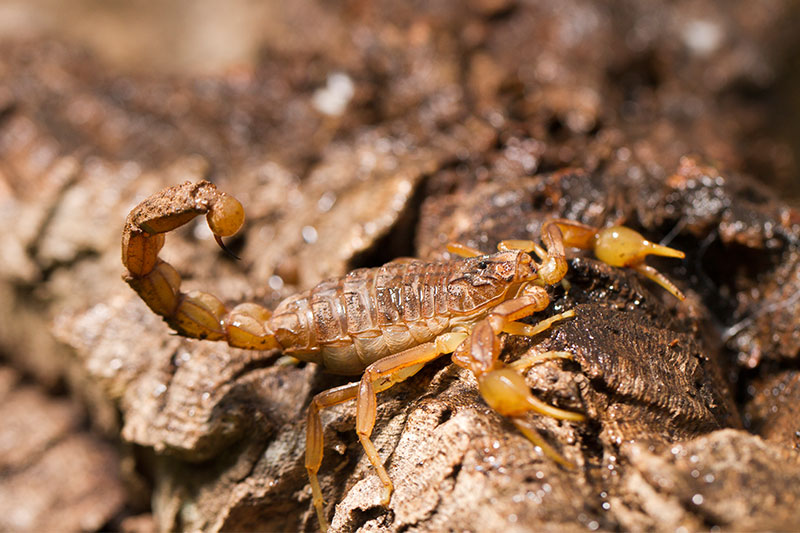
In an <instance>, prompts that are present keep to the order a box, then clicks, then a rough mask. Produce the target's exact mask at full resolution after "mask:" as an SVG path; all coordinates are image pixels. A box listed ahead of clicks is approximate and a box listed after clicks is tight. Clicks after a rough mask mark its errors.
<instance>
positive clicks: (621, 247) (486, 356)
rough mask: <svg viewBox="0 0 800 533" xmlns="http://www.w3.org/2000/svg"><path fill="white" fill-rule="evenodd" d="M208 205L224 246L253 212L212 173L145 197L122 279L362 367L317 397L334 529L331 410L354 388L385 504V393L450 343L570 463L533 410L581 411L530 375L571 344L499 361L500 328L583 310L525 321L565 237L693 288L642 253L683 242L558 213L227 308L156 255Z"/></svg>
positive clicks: (521, 327)
mask: <svg viewBox="0 0 800 533" xmlns="http://www.w3.org/2000/svg"><path fill="white" fill-rule="evenodd" d="M200 214H205V215H206V217H207V220H208V224H209V226H210V228H211V231H212V232H213V234H214V236H215V238H216V239H217V242H219V243H220V244H222V242H221V237H225V236H230V235H233V234H234V233H236V232H237V231H238V230H239V228H240V227H241V226H242V224H243V223H244V210H243V208H242V205H241V204H240V203H239V202H238V201H237V200H236V199H235V198H233V197H232V196H229V195H227V194H225V193H222V192H219V191H218V190H217V189H216V188H215V187H214V185H212V184H211V183H209V182H206V181H201V182H199V183H196V184H193V183H191V182H186V183H184V184H182V185H179V186H176V187H170V188H167V189H165V190H163V191H161V192H160V193H157V194H155V195H153V196H151V197H150V198H148V199H146V200H145V201H144V202H142V203H141V204H139V205H138V206H137V207H135V208H134V209H133V211H131V213H130V214H129V215H128V218H127V220H126V223H125V228H124V230H123V236H122V262H123V263H124V265H125V267H126V268H127V270H128V272H127V275H126V276H125V281H126V282H127V283H128V284H129V285H130V286H131V287H132V288H133V290H134V291H136V292H137V293H138V295H139V296H140V297H141V298H142V299H143V300H144V302H145V303H146V304H147V305H148V306H149V307H150V309H152V310H153V311H154V312H155V313H157V314H158V315H160V316H162V317H163V318H164V320H165V321H166V322H167V324H168V325H169V326H170V327H172V328H173V329H174V330H175V331H176V332H177V333H179V334H180V335H184V336H186V337H192V338H197V339H208V340H224V341H226V342H227V343H228V344H229V345H231V346H234V347H237V348H245V349H253V350H271V349H278V350H281V351H282V352H283V353H284V354H286V355H291V356H293V357H295V358H297V359H299V360H302V361H309V362H313V363H317V364H319V365H322V367H323V368H324V369H325V370H327V371H329V372H332V373H337V374H346V375H361V379H360V381H358V382H353V383H350V384H347V385H343V386H341V387H337V388H333V389H330V390H326V391H324V392H321V393H319V394H317V395H316V396H315V397H314V398H313V400H312V401H311V404H310V405H309V408H308V420H307V430H306V431H307V434H306V459H305V466H306V469H307V471H308V477H309V481H310V485H311V490H312V495H313V505H314V508H315V510H316V513H317V517H318V519H319V524H320V527H321V529H322V530H323V531H325V530H326V529H327V520H326V518H325V514H324V509H323V499H322V490H321V488H320V485H319V481H318V478H317V472H318V471H319V468H320V465H321V463H322V453H323V432H322V424H321V421H320V414H319V413H320V410H321V409H323V408H325V407H329V406H332V405H336V404H340V403H343V402H346V401H348V400H351V399H354V398H355V399H356V431H357V433H358V437H359V440H360V442H361V444H362V446H363V447H364V451H365V452H366V454H367V456H368V458H369V460H370V462H371V463H372V465H373V467H374V468H375V470H376V472H377V474H378V476H379V478H380V480H381V483H382V484H383V503H384V504H388V503H389V500H390V497H391V494H392V482H391V480H390V478H389V475H388V474H387V472H386V470H385V468H384V466H383V462H382V461H381V458H380V457H379V455H378V452H377V450H376V449H375V446H374V445H373V443H372V441H371V440H370V435H371V433H372V429H373V426H374V425H375V416H376V393H378V392H380V391H383V390H386V389H387V388H389V387H391V386H392V385H394V384H395V383H398V382H400V381H402V380H404V379H406V378H408V377H410V376H412V375H413V374H415V373H416V372H417V371H419V370H420V368H422V366H423V365H425V364H426V363H428V362H430V361H432V360H434V359H436V358H437V357H439V356H441V355H442V354H448V353H451V354H452V361H453V363H455V364H456V365H458V366H461V367H463V368H466V369H468V370H470V371H471V372H472V373H473V374H474V375H475V378H476V379H477V382H478V385H479V391H480V394H481V396H482V397H483V399H484V400H485V401H486V403H487V404H488V405H489V406H491V407H492V408H493V409H494V410H496V411H497V412H499V413H500V414H502V415H504V416H506V417H508V418H509V419H510V420H511V422H513V424H514V425H515V426H516V427H517V428H518V429H519V430H520V431H521V432H522V433H523V434H524V435H525V436H526V437H527V438H528V439H529V440H530V441H532V442H533V443H534V444H535V445H537V446H539V447H540V448H541V449H542V450H543V452H544V453H545V454H546V455H547V456H549V457H550V458H551V459H553V460H554V461H557V462H558V463H559V464H562V465H564V466H566V467H571V466H572V465H571V463H569V462H568V461H567V460H565V459H564V458H562V457H561V455H559V454H558V453H557V452H556V451H555V450H554V449H553V448H551V447H550V446H549V445H548V444H547V443H546V442H545V441H544V440H543V439H542V438H541V437H540V436H539V435H538V434H537V433H536V431H535V430H534V427H533V426H532V424H531V423H530V422H529V421H528V417H527V416H526V414H527V413H528V412H529V411H534V412H537V413H541V414H544V415H547V416H550V417H553V418H556V419H559V420H567V421H575V422H578V421H582V420H583V419H584V416H583V415H582V414H579V413H575V412H572V411H567V410H563V409H559V408H556V407H553V406H551V405H548V404H546V403H544V402H542V401H541V400H538V399H537V398H535V397H534V396H533V395H532V394H531V391H530V389H529V388H528V386H527V385H526V384H525V380H524V378H523V377H522V375H521V373H520V371H521V370H523V369H525V368H528V367H530V366H531V365H532V364H535V363H537V362H538V361H540V360H543V359H547V358H553V357H569V354H564V353H563V352H549V353H545V354H542V355H539V356H535V357H530V358H528V359H527V360H522V361H517V362H515V363H512V364H510V365H505V364H504V363H503V362H502V361H500V359H499V356H500V352H501V349H502V343H501V336H500V334H501V333H506V334H510V335H525V336H533V335H536V334H538V333H540V332H543V331H545V330H547V329H548V328H549V327H550V326H551V325H552V324H553V323H555V322H557V321H559V320H563V319H565V318H568V317H571V316H574V313H573V311H571V310H570V311H566V312H564V313H560V314H557V315H555V316H552V317H550V318H548V319H546V320H543V321H541V322H539V323H538V324H536V325H530V324H526V323H523V322H521V321H520V320H521V319H524V318H526V317H529V316H531V315H533V314H534V313H537V312H539V311H543V310H544V309H546V308H547V307H548V305H549V304H550V298H549V296H548V293H547V291H546V289H545V286H547V285H553V284H557V283H560V282H561V281H562V279H563V278H564V276H565V275H566V273H567V262H566V258H565V247H566V246H570V247H578V248H586V249H592V250H594V253H595V255H596V256H597V257H598V258H599V259H600V260H602V261H604V262H606V263H608V264H610V265H613V266H628V267H632V268H634V269H636V270H637V271H638V272H640V273H642V274H644V275H645V276H647V277H648V278H650V279H652V280H653V281H655V282H656V283H658V284H660V285H661V286H663V287H664V288H665V289H666V290H668V291H669V292H671V293H672V294H674V295H675V296H676V297H678V298H680V299H683V295H682V294H681V293H680V291H679V290H678V289H677V287H675V285H674V284H672V282H670V281H669V280H668V279H667V278H666V277H664V276H663V275H662V274H660V273H659V272H658V271H656V270H655V269H654V268H652V267H650V266H648V265H646V264H645V263H644V258H645V257H646V256H647V255H648V254H656V255H662V256H669V257H679V258H682V257H683V256H684V255H683V253H682V252H680V251H678V250H674V249H672V248H667V247H665V246H660V245H657V244H653V243H650V242H648V241H647V240H645V239H644V237H642V236H641V235H640V234H638V233H636V232H635V231H633V230H631V229H629V228H625V227H622V226H616V227H613V228H606V229H598V228H593V227H590V226H586V225H583V224H579V223H576V222H572V221H568V220H563V219H558V220H551V221H548V222H546V223H545V224H543V226H542V237H541V239H542V243H543V245H544V246H541V245H539V244H537V243H536V242H534V241H530V240H507V241H502V242H501V243H500V244H499V245H498V252H497V253H494V254H489V255H484V254H482V253H481V252H479V251H477V250H474V249H472V248H469V247H467V246H464V245H459V244H453V245H450V246H449V247H448V250H449V251H450V252H451V253H452V254H454V255H457V256H461V257H460V258H458V259H455V260H451V261H443V262H423V261H418V260H402V261H395V262H391V263H388V264H386V265H384V266H382V267H379V268H362V269H358V270H354V271H352V272H350V273H348V274H346V275H345V276H344V277H341V278H338V279H332V280H327V281H323V282H322V283H320V284H319V285H317V286H316V287H314V288H312V289H311V290H308V291H305V292H302V293H300V294H297V295H295V296H291V297H289V298H287V299H285V300H284V301H283V302H281V303H280V304H279V305H278V307H277V308H276V309H275V311H274V312H270V311H268V310H267V309H266V308H264V307H262V306H260V305H257V304H254V303H242V304H239V305H237V306H235V307H233V308H231V309H228V308H227V307H226V306H225V305H224V304H223V303H222V302H221V301H220V300H219V299H218V298H216V297H215V296H213V295H211V294H208V293H204V292H199V291H190V292H186V293H184V292H181V290H180V285H181V277H180V275H179V274H178V273H177V271H176V270H175V269H174V268H173V267H172V266H171V265H169V264H168V263H166V262H164V261H162V260H161V259H159V257H158V252H159V250H160V249H161V247H162V246H163V245H164V233H166V232H168V231H171V230H173V229H175V228H177V227H179V226H181V225H183V224H186V223H187V222H189V221H190V220H191V219H193V218H194V217H195V216H197V215H200ZM534 256H535V258H536V259H534ZM537 259H538V261H539V262H537Z"/></svg>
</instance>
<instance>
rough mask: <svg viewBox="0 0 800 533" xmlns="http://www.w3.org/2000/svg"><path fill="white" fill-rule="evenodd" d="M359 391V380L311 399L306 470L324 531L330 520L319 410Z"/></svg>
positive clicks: (307, 431)
mask: <svg viewBox="0 0 800 533" xmlns="http://www.w3.org/2000/svg"><path fill="white" fill-rule="evenodd" d="M357 393H358V382H353V383H348V384H347V385H342V386H341V387H336V388H334V389H330V390H326V391H323V392H320V393H319V394H317V395H316V396H314V399H313V400H311V405H309V406H308V421H307V423H306V470H307V471H308V481H309V483H310V484H311V494H312V497H313V500H312V501H313V504H314V509H315V510H316V512H317V520H318V521H319V528H320V530H321V531H322V533H325V531H327V530H328V521H327V519H326V518H325V512H324V509H323V504H324V503H325V502H324V501H323V499H322V490H321V489H320V486H319V479H318V477H317V472H319V467H320V465H322V451H323V437H322V421H321V420H320V417H319V412H320V410H321V409H323V408H325V407H330V406H333V405H337V404H340V403H344V402H346V401H347V400H352V399H353V398H355V397H356V395H357Z"/></svg>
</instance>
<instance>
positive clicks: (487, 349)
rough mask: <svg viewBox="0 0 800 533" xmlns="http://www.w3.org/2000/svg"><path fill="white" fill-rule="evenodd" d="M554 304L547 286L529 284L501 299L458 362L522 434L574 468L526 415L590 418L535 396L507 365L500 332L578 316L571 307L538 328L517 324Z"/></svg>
mask: <svg viewBox="0 0 800 533" xmlns="http://www.w3.org/2000/svg"><path fill="white" fill-rule="evenodd" d="M549 303H550V299H549V297H548V296H547V292H546V291H545V289H543V288H542V287H539V286H536V285H531V286H529V287H527V288H526V290H525V291H524V292H523V294H522V295H521V296H518V297H517V298H513V299H511V300H506V301H505V302H503V303H501V304H500V305H498V306H497V307H495V308H494V309H493V310H492V312H490V313H489V314H488V315H487V316H486V318H484V319H483V320H481V321H480V322H478V323H477V324H476V325H475V327H474V328H473V329H472V333H471V335H470V337H469V339H467V340H466V341H465V342H464V343H462V344H461V345H460V346H459V347H458V349H456V351H455V353H453V362H454V363H455V364H457V365H459V366H462V367H464V368H467V369H469V370H471V371H472V373H473V374H474V375H475V377H476V379H477V380H478V387H479V390H480V393H481V396H483V398H484V400H485V401H486V403H487V404H488V405H489V406H490V407H492V408H493V409H494V410H495V411H497V412H498V413H500V414H502V415H503V416H506V417H508V418H510V419H511V421H512V422H513V423H514V425H515V426H516V427H517V428H518V429H519V430H520V431H521V432H522V434H523V435H525V437H527V438H528V440H530V441H531V442H532V443H533V444H534V445H535V446H539V447H540V448H541V450H542V451H543V452H544V454H545V455H547V456H548V457H550V458H551V459H553V460H554V461H556V462H558V463H559V464H562V465H564V466H568V467H571V466H572V464H571V463H569V462H568V461H567V460H566V459H564V458H563V457H561V455H559V454H558V453H557V452H556V451H555V450H553V449H552V448H551V447H550V446H549V445H548V444H547V443H546V442H545V441H544V440H543V439H542V438H541V437H540V436H539V434H538V433H537V432H536V430H535V429H534V428H533V426H532V425H531V424H530V422H529V421H528V419H527V416H526V415H527V413H528V412H529V411H534V412H537V413H540V414H544V415H547V416H550V417H552V418H556V419H558V420H570V421H576V422H577V421H582V420H584V416H583V415H582V414H580V413H575V412H572V411H567V410H564V409H559V408H557V407H553V406H551V405H549V404H547V403H545V402H542V401H541V400H539V399H538V398H536V397H535V396H533V394H531V391H530V388H529V387H528V385H527V384H526V383H525V379H524V378H523V377H522V376H521V375H520V374H519V373H518V372H517V368H515V367H514V366H511V367H506V366H505V365H504V364H503V363H502V361H500V360H499V357H500V352H501V350H502V344H501V340H500V333H503V332H506V333H510V334H512V335H535V334H537V333H540V332H541V331H544V330H546V329H548V328H549V327H551V326H552V324H553V323H555V322H556V321H558V320H563V319H564V318H568V317H571V316H574V313H573V312H572V311H567V312H566V313H561V314H559V315H555V316H553V317H551V318H549V319H547V320H545V321H543V322H541V323H540V324H537V325H535V326H529V325H527V324H520V323H518V322H517V320H520V319H521V318H525V317H527V316H530V315H532V314H533V313H535V312H537V311H542V310H544V309H545V308H546V307H547V306H548V305H549Z"/></svg>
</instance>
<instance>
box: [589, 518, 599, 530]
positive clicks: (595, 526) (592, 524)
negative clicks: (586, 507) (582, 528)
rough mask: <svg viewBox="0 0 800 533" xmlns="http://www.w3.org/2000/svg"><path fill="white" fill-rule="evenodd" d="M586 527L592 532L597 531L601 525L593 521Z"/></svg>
mask: <svg viewBox="0 0 800 533" xmlns="http://www.w3.org/2000/svg"><path fill="white" fill-rule="evenodd" d="M586 527H588V528H589V530H591V531H597V529H598V528H599V527H600V524H599V523H598V522H597V520H592V521H591V522H589V523H588V524H586Z"/></svg>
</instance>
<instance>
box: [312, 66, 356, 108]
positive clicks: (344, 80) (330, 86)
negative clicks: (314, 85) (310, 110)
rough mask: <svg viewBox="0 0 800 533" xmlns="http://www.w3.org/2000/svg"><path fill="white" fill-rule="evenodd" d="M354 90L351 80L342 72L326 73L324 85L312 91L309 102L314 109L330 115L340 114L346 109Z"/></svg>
mask: <svg viewBox="0 0 800 533" xmlns="http://www.w3.org/2000/svg"><path fill="white" fill-rule="evenodd" d="M355 92H356V87H355V84H354V83H353V80H352V79H351V78H350V76H348V75H347V74H345V73H343V72H334V73H332V74H329V75H328V80H327V83H326V84H325V87H322V88H320V89H317V90H316V91H314V95H313V96H312V97H311V104H312V105H313V106H314V109H316V110H317V111H319V112H320V113H323V114H325V115H330V116H340V115H342V114H343V113H344V112H345V110H346V109H347V104H349V103H350V100H352V98H353V95H354V94H355Z"/></svg>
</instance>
